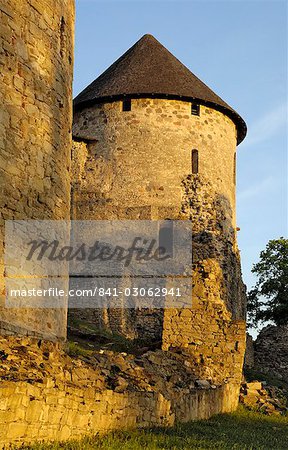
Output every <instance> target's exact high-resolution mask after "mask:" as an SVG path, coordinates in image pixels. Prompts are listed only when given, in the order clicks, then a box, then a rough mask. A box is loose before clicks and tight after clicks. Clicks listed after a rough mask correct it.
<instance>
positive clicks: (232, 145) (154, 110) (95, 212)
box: [70, 99, 243, 340]
mask: <svg viewBox="0 0 288 450" xmlns="http://www.w3.org/2000/svg"><path fill="white" fill-rule="evenodd" d="M73 135H74V137H75V139H76V140H77V141H75V142H74V145H73V162H72V166H73V172H74V175H73V181H72V209H71V211H72V218H74V219H80V220H85V219H99V220H101V219H134V220H135V219H137V220H139V219H140V220H143V219H152V220H153V219H155V220H157V219H167V218H168V219H181V218H187V215H186V216H185V214H184V215H183V211H182V209H183V207H184V206H183V201H184V202H185V201H186V202H187V199H188V197H189V196H190V197H191V196H193V197H195V199H196V200H194V202H195V204H196V202H197V198H198V196H199V189H198V187H200V184H199V186H198V187H197V188H195V189H194V190H190V191H189V192H186V191H185V189H186V187H185V183H186V180H187V179H188V177H189V176H191V172H192V150H193V149H197V150H198V152H199V174H200V175H201V176H203V177H204V178H203V182H204V183H206V180H209V182H210V183H211V186H212V187H213V189H210V190H209V191H207V192H205V196H206V197H205V196H204V197H203V196H201V197H199V199H198V203H197V205H199V207H200V206H201V203H202V202H203V201H204V205H205V206H204V207H201V214H200V213H199V211H198V213H197V211H195V213H197V219H196V220H200V223H202V222H203V220H204V221H205V220H206V217H210V215H212V217H214V216H215V214H216V212H215V210H213V208H216V207H218V204H220V206H221V214H222V216H223V217H222V218H221V225H222V226H223V230H221V232H223V233H225V234H227V233H228V234H229V233H230V235H231V236H230V237H229V239H230V241H231V242H232V244H231V245H230V247H232V246H234V247H235V246H236V241H235V167H234V162H235V151H236V128H235V125H234V123H233V122H232V121H231V120H230V119H229V118H228V117H226V116H225V115H223V114H222V113H220V112H218V111H216V110H214V109H211V108H208V107H205V106H201V107H200V116H194V115H191V103H189V102H183V101H178V100H160V99H132V110H131V111H129V112H123V111H122V102H121V101H117V102H111V103H106V104H101V105H94V106H91V107H88V108H85V109H84V110H82V111H79V112H76V113H75V115H74V125H73ZM193 177H194V176H193ZM186 190H187V189H186ZM211 196H212V198H210V197H211ZM216 197H217V199H218V203H217V205H216V204H215V205H213V198H216ZM183 198H184V200H183ZM197 207H198V206H197ZM198 209H199V208H198ZM202 215H203V217H202ZM195 217H196V216H193V217H192V220H194V218H195ZM189 218H191V217H189ZM210 222H211V224H210V225H211V226H210V228H211V227H212V226H214V225H215V226H216V223H215V220H214V221H211V220H210ZM202 231H203V230H202ZM198 234H199V233H198ZM218 235H219V233H217V236H218ZM196 239H198V240H199V236H198V237H196ZM193 245H194V244H193ZM220 247H221V245H220V246H219V249H218V253H221V252H222V251H225V255H223V259H225V258H226V263H227V265H229V264H230V263H232V264H234V266H235V265H236V266H237V264H238V263H236V259H237V258H236V257H233V256H231V255H232V253H231V252H230V253H229V251H230V250H229V251H228V250H227V249H226V248H225V249H224V248H223V246H222V247H221V248H220ZM234 250H235V249H234ZM235 251H236V250H235ZM230 256H231V257H230ZM217 257H218V256H217ZM232 260H233V261H232ZM238 265H239V264H238ZM237 267H238V266H237ZM233 270H234V269H232V271H233ZM234 272H235V273H234V275H236V278H235V277H233V276H230V278H229V280H228V279H227V286H228V284H229V283H231V286H232V285H233V283H234V284H235V283H236V284H237V283H238V277H241V274H240V272H239V271H238V272H237V274H236V269H235V270H234ZM227 274H228V271H227ZM234 290H235V289H234ZM226 297H227V298H228V297H229V301H230V308H234V310H235V311H236V310H240V309H243V307H242V305H241V301H242V300H241V299H239V296H238V295H234V296H233V299H232V296H231V295H230V296H229V295H226ZM227 302H228V300H227ZM235 311H234V312H235ZM102 313H103V312H102ZM85 314H86V319H87V320H88V321H89V320H90V319H91V318H92V317H94V319H93V320H95V321H96V323H100V324H101V323H102V324H103V327H104V328H105V327H106V328H108V329H110V331H111V328H112V331H116V332H117V331H118V332H119V333H120V334H123V333H124V334H125V333H126V336H127V337H136V338H137V337H138V336H142V337H143V336H145V335H146V336H147V338H148V339H150V338H151V336H152V335H153V331H154V333H155V323H156V324H157V323H158V326H160V327H161V328H160V329H158V332H157V333H155V336H154V339H155V340H157V339H159V337H160V339H161V335H162V328H163V311H161V312H160V311H158V318H157V321H156V322H155V321H152V320H146V321H144V324H143V317H144V314H143V312H142V313H141V314H136V317H135V314H132V315H131V313H130V312H129V311H126V312H125V314H124V315H122V318H123V320H122V322H121V323H122V326H121V324H120V325H119V323H116V324H115V326H114V322H115V321H114V320H113V318H114V316H115V314H113V315H111V311H110V314H109V311H105V313H103V314H101V312H99V311H96V312H93V314H91V311H90V312H89V311H87V312H83V311H81V312H80V311H71V312H70V315H71V317H75V316H76V317H77V316H78V317H80V316H81V318H82V319H83V318H85ZM147 314H149V315H150V318H152V317H155V314H156V313H155V312H154V316H153V314H151V311H148V312H147ZM236 315H237V314H236ZM240 315H241V317H243V314H242V312H241V313H240ZM131 318H132V319H131ZM131 323H132V327H131V326H130V325H129V324H131ZM127 324H128V325H127ZM145 327H146V329H145ZM137 329H140V330H141V333H139V332H138V331H137ZM127 330H129V331H127Z"/></svg>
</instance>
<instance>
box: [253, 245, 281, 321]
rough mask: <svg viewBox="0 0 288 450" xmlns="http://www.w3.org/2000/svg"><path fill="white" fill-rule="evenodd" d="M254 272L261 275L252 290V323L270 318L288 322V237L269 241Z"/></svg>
mask: <svg viewBox="0 0 288 450" xmlns="http://www.w3.org/2000/svg"><path fill="white" fill-rule="evenodd" d="M252 273H254V274H256V275H257V278H258V280H257V283H256V285H255V286H254V287H253V288H252V289H251V291H250V292H249V293H248V318H249V321H251V323H252V326H254V327H257V325H259V324H261V323H263V322H266V321H272V322H274V323H275V324H276V325H285V324H288V239H284V238H283V237H280V238H279V239H275V240H271V241H269V242H268V244H267V245H266V249H265V250H263V251H262V252H261V253H260V260H259V262H258V263H256V264H254V265H253V268H252Z"/></svg>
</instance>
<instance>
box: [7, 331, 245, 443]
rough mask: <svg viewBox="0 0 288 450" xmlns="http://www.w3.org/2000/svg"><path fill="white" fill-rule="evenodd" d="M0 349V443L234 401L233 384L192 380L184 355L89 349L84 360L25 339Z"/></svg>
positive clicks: (143, 423) (202, 412) (191, 416)
mask: <svg viewBox="0 0 288 450" xmlns="http://www.w3.org/2000/svg"><path fill="white" fill-rule="evenodd" d="M0 349H1V358H2V361H1V368H0V379H1V383H0V448H4V446H6V448H7V446H9V445H10V444H12V443H13V444H18V445H19V444H21V443H23V442H25V443H27V444H28V443H30V442H34V441H43V440H44V441H49V440H56V441H59V440H67V439H78V438H81V437H82V436H85V435H89V434H93V433H94V434H96V433H98V432H107V431H110V430H115V429H127V428H130V429H131V428H134V427H137V428H142V427H155V426H171V425H173V424H175V423H177V422H187V421H189V420H195V419H201V418H202V419H207V418H209V417H210V416H211V415H213V414H217V413H222V412H231V411H233V410H235V409H236V407H237V403H238V390H239V389H238V386H235V385H227V384H222V385H217V386H216V385H211V384H210V383H209V382H207V381H206V382H205V381H204V380H201V381H198V382H197V380H196V381H195V382H194V381H193V380H195V377H194V376H193V368H192V367H191V365H190V364H189V360H187V356H185V355H178V354H175V355H174V357H173V355H168V354H167V352H165V354H161V352H158V354H155V353H153V352H149V353H147V354H146V355H143V357H142V358H141V359H139V358H136V359H133V357H132V355H125V354H124V355H123V354H113V352H107V355H106V354H105V353H104V354H100V353H97V352H96V353H95V354H94V355H93V357H92V356H91V358H90V361H89V358H88V357H85V358H83V359H85V362H84V361H83V360H81V359H71V358H70V357H68V356H67V354H65V353H64V352H63V350H61V347H57V346H55V345H53V344H51V343H50V344H49V343H45V342H42V343H41V344H39V342H38V341H37V340H31V339H27V338H26V339H19V338H17V339H15V338H14V339H11V338H10V339H9V340H5V339H1V340H0ZM162 353H163V352H162ZM8 367H9V368H10V369H11V370H10V372H9V371H7V368H8ZM16 369H17V370H16ZM119 370H120V371H119ZM8 372H9V373H8ZM28 374H29V375H28ZM28 376H29V378H28Z"/></svg>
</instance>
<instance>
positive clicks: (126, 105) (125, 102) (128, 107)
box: [122, 98, 131, 111]
mask: <svg viewBox="0 0 288 450" xmlns="http://www.w3.org/2000/svg"><path fill="white" fill-rule="evenodd" d="M122 111H131V98H125V99H124V100H123V102H122Z"/></svg>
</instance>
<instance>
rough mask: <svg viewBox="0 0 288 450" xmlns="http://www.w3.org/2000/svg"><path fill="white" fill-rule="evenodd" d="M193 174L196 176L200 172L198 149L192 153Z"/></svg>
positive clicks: (194, 149)
mask: <svg viewBox="0 0 288 450" xmlns="http://www.w3.org/2000/svg"><path fill="white" fill-rule="evenodd" d="M191 163H192V173H193V174H196V173H198V170H199V152H198V150H196V148H193V150H192V153H191Z"/></svg>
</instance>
